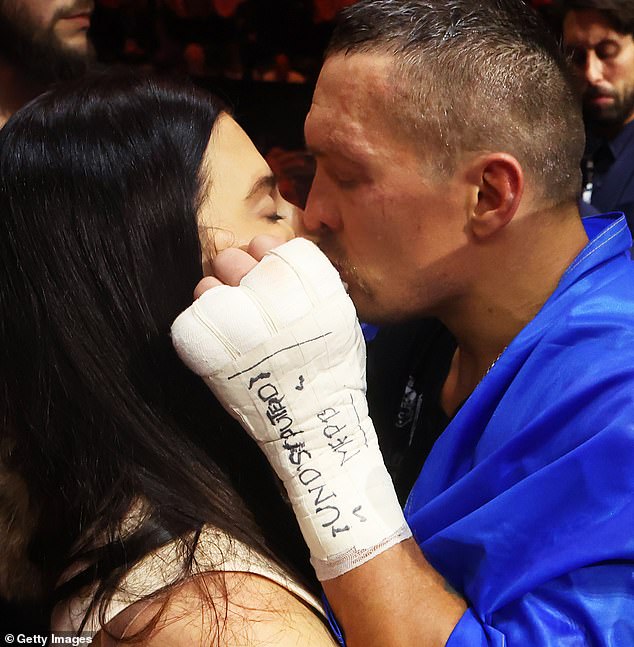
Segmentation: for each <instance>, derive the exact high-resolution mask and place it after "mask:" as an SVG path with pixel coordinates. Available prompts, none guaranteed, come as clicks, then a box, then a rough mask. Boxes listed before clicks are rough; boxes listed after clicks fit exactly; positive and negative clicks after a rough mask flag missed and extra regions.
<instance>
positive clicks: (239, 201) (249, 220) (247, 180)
mask: <svg viewBox="0 0 634 647" xmlns="http://www.w3.org/2000/svg"><path fill="white" fill-rule="evenodd" d="M202 173H203V177H206V178H208V179H207V186H206V187H204V194H203V196H202V197H203V200H202V204H201V206H200V209H199V213H198V222H199V228H200V231H201V244H202V247H203V266H204V267H203V270H204V271H205V274H208V273H209V270H210V267H209V263H210V260H211V258H213V256H214V255H215V253H217V252H218V251H220V250H222V249H225V248H227V247H245V246H246V245H248V243H249V241H250V240H251V239H252V238H253V237H254V236H258V235H260V234H268V235H270V236H275V237H277V238H280V239H282V240H284V241H287V240H290V239H291V238H292V237H293V221H294V219H295V215H296V208H295V207H293V205H291V204H290V203H289V202H287V201H286V200H284V198H282V196H281V195H280V192H279V190H278V187H277V182H276V180H275V176H274V175H273V172H272V171H271V169H270V167H269V165H268V164H267V163H266V161H265V160H264V158H263V157H262V156H261V155H260V153H259V152H258V151H257V149H256V148H255V146H254V145H253V142H252V141H251V140H250V139H249V137H248V136H247V134H246V133H245V132H244V131H243V130H242V128H240V126H238V124H237V123H236V122H235V121H234V120H233V119H232V118H231V117H230V116H229V115H227V114H222V115H220V117H219V118H218V121H217V122H216V125H215V127H214V129H213V132H212V134H211V137H210V139H209V144H208V146H207V151H206V153H205V158H204V160H203V165H202Z"/></svg>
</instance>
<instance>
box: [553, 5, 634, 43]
mask: <svg viewBox="0 0 634 647" xmlns="http://www.w3.org/2000/svg"><path fill="white" fill-rule="evenodd" d="M585 9H592V10H594V11H598V12H599V13H601V14H602V15H603V16H604V17H605V19H606V20H607V21H608V22H609V23H610V25H612V28H613V29H615V30H616V31H618V32H619V33H620V34H633V35H634V2H632V0H559V2H558V3H557V4H556V10H557V13H558V15H559V16H560V17H561V18H562V19H563V18H564V17H565V16H566V14H567V13H568V12H570V11H584V10H585Z"/></svg>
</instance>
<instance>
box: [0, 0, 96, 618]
mask: <svg viewBox="0 0 634 647" xmlns="http://www.w3.org/2000/svg"><path fill="white" fill-rule="evenodd" d="M93 8H94V2H93V0H0V127H2V126H3V125H4V124H5V123H6V121H7V120H8V119H9V117H10V116H11V115H12V114H13V113H14V112H15V111H16V110H17V109H18V108H20V107H21V106H22V105H24V104H25V103H27V102H28V101H29V100H31V99H33V98H34V97H36V96H37V95H38V94H40V93H41V92H43V91H44V90H46V88H47V87H48V86H49V85H50V84H51V83H53V82H55V81H58V80H63V79H67V78H72V77H74V76H77V75H79V74H81V73H82V72H83V71H84V70H85V69H86V67H87V66H88V64H89V63H90V62H91V61H92V60H93V58H94V51H93V48H92V45H91V43H90V41H89V39H88V28H89V26H90V16H91V13H92V11H93ZM5 445H6V443H2V444H0V482H1V483H2V492H3V496H2V497H1V500H0V543H2V545H3V546H4V550H5V560H4V563H5V564H9V563H10V564H11V566H12V567H11V569H10V571H5V570H0V616H1V617H2V618H3V620H4V621H5V622H8V621H9V618H10V619H11V622H12V623H13V625H11V626H6V627H5V628H6V629H20V630H24V628H25V627H30V628H31V629H33V630H35V629H36V627H37V625H38V622H42V623H43V622H44V619H42V618H36V616H37V615H38V614H44V613H45V610H43V609H39V608H37V609H24V608H22V607H21V606H8V605H7V600H10V601H20V602H24V601H26V602H29V601H30V600H32V599H36V598H37V597H38V595H39V594H40V590H41V587H42V583H41V576H40V575H39V573H38V572H37V570H36V569H35V567H34V566H33V565H32V563H31V561H30V559H29V556H28V537H29V534H30V533H31V531H32V528H31V526H32V524H31V520H30V511H29V503H28V501H29V497H28V492H27V490H26V487H25V485H24V484H23V483H22V482H21V481H20V480H18V479H17V478H16V477H15V475H14V474H12V473H11V472H10V471H8V470H6V469H5V468H4V465H6V464H9V463H10V457H11V450H12V448H11V447H9V446H5ZM16 564H19V567H18V566H16ZM16 574H17V575H16ZM43 626H44V625H43Z"/></svg>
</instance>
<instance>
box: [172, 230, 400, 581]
mask: <svg viewBox="0 0 634 647" xmlns="http://www.w3.org/2000/svg"><path fill="white" fill-rule="evenodd" d="M172 340H173V343H174V346H175V348H176V350H177V352H178V354H179V355H180V357H181V358H182V360H183V361H184V362H185V363H186V364H187V366H188V367H189V368H190V369H191V370H193V371H194V372H195V373H197V374H198V375H200V376H201V377H202V378H203V379H204V380H205V382H206V383H207V385H208V386H209V387H210V388H211V390H212V391H213V392H214V394H215V395H216V397H217V398H218V400H219V401H220V402H221V403H222V405H223V406H224V407H225V408H226V409H227V410H228V411H229V412H230V413H231V414H232V415H233V416H234V417H235V418H237V419H238V420H239V421H240V423H241V424H242V426H243V427H244V428H245V429H246V431H247V432H248V433H249V434H250V435H251V436H252V437H253V438H254V439H255V441H256V442H257V443H258V445H259V446H260V448H261V449H262V451H263V452H264V453H265V454H266V456H267V458H268V460H269V462H270V463H271V465H272V466H273V468H274V469H275V471H276V473H277V475H278V476H279V478H280V479H281V480H282V481H283V483H284V485H285V487H286V490H287V492H288V495H289V499H290V501H291V504H292V506H293V510H294V512H295V515H296V516H297V519H298V521H299V524H300V528H301V530H302V533H303V535H304V539H305V540H306V543H307V544H308V547H309V549H310V552H311V561H312V563H313V566H314V567H315V571H316V573H317V576H318V577H319V579H321V580H325V579H331V578H333V577H337V576H338V575H341V574H342V573H345V572H346V571H348V570H350V569H352V568H355V567H357V566H359V565H361V564H362V563H364V562H365V561H367V560H368V559H371V558H372V557H373V556H375V555H376V554H378V553H380V552H382V551H383V550H386V549H387V548H389V547H390V546H392V545H394V544H396V543H398V542H399V541H402V540H403V539H406V538H407V537H409V536H411V532H410V531H409V528H408V527H407V524H406V522H405V519H404V517H403V513H402V510H401V507H400V505H399V503H398V500H397V498H396V494H395V492H394V488H393V485H392V482H391V480H390V477H389V475H388V473H387V470H386V469H385V465H384V463H383V457H382V456H381V453H380V450H379V447H378V443H377V438H376V433H375V431H374V427H373V424H372V420H371V419H370V418H369V416H368V408H367V403H366V399H365V344H364V341H363V336H362V334H361V329H360V327H359V324H358V321H357V318H356V312H355V310H354V306H353V304H352V302H351V300H350V298H349V297H348V295H347V294H346V291H345V289H344V287H343V285H342V283H341V280H340V278H339V275H338V274H337V272H336V270H335V269H334V268H333V266H332V265H331V264H330V262H329V261H328V259H327V258H326V257H325V256H324V255H323V254H322V253H321V251H319V249H318V248H317V247H316V246H315V245H313V243H311V242H309V241H307V240H305V239H301V238H296V239H294V240H292V241H290V242H288V243H286V244H284V245H282V246H280V247H277V248H276V249H273V250H271V251H269V252H268V253H267V254H266V255H265V256H264V258H263V259H262V261H261V262H260V263H258V264H257V265H256V267H255V268H254V269H253V270H251V271H250V272H248V273H247V274H246V275H245V276H244V278H243V279H242V280H241V281H240V285H239V286H238V287H229V286H225V285H223V286H219V287H215V288H213V289H211V290H208V291H207V292H205V293H204V294H203V295H202V296H201V297H200V298H199V299H198V300H197V301H195V302H194V303H193V304H192V306H190V307H189V308H188V309H187V310H186V311H185V312H183V313H182V314H181V315H180V316H179V317H178V318H177V319H176V321H175V322H174V325H173V326H172Z"/></svg>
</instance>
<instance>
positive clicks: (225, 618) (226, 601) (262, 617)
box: [93, 572, 337, 647]
mask: <svg viewBox="0 0 634 647" xmlns="http://www.w3.org/2000/svg"><path fill="white" fill-rule="evenodd" d="M161 609H162V611H161ZM159 613H160V615H159V616H158V621H157V622H156V624H155V626H154V627H153V628H151V630H150V631H149V632H148V635H146V636H145V637H144V638H143V639H142V640H141V641H140V642H136V641H135V643H134V644H136V645H142V646H143V647H181V646H182V647H185V646H186V647H195V646H196V645H201V647H202V646H203V645H204V646H205V647H207V646H208V645H214V646H215V645H217V646H218V647H230V646H231V647H251V646H262V647H264V646H265V645H271V646H273V645H276V646H279V647H333V646H336V645H337V643H336V642H335V640H334V639H333V638H332V636H331V634H330V632H329V630H328V629H327V627H326V626H325V625H324V623H323V622H322V620H321V619H320V618H319V617H318V616H317V615H316V614H315V613H314V612H313V611H312V610H311V609H310V608H309V607H307V606H306V605H305V604H304V603H303V602H301V601H300V600H299V599H298V598H296V597H295V596H294V595H293V594H292V593H290V592H289V591H287V590H286V589H285V588H283V587H281V586H280V585H278V584H276V583H275V582H272V581H270V580H268V579H266V578H264V577H260V576H259V575H254V574H250V573H234V572H223V573H207V574H204V575H199V576H197V577H195V578H192V579H191V580H188V581H187V582H185V583H183V584H182V585H180V586H179V587H177V588H175V589H173V590H172V591H171V592H170V595H169V597H168V598H167V599H158V600H155V601H153V602H149V603H148V602H139V603H137V604H135V605H132V606H131V607H129V608H128V609H126V610H125V611H123V612H122V613H120V614H119V615H118V616H117V617H116V618H114V619H113V620H112V621H111V622H110V623H109V625H108V629H109V630H110V631H111V632H112V633H113V634H114V635H117V636H120V637H130V636H132V635H134V634H135V633H136V632H138V631H140V630H143V629H144V628H146V627H148V624H149V623H151V622H152V621H153V619H154V618H156V617H157V614H159ZM96 638H97V639H96V640H95V641H94V642H93V645H98V646H99V647H106V646H107V647H110V646H111V645H115V644H119V643H117V642H116V641H113V640H111V639H109V638H108V637H107V635H106V633H105V632H100V633H99V634H98V637H96Z"/></svg>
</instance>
